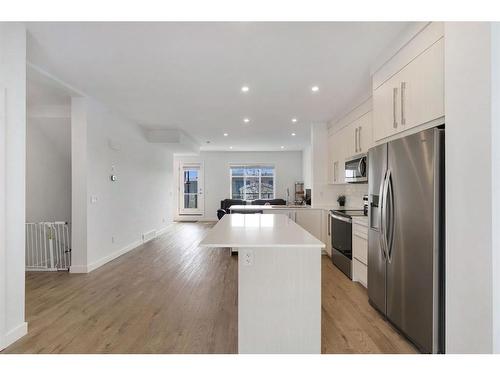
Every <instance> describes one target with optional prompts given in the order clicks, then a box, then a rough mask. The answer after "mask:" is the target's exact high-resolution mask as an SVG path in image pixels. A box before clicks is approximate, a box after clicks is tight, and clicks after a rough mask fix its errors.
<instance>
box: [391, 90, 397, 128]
mask: <svg viewBox="0 0 500 375" xmlns="http://www.w3.org/2000/svg"><path fill="white" fill-rule="evenodd" d="M397 97H398V88H397V87H394V88H393V89H392V127H393V128H394V129H396V128H397V127H398V121H397V120H396V99H397Z"/></svg>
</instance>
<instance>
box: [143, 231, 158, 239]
mask: <svg viewBox="0 0 500 375" xmlns="http://www.w3.org/2000/svg"><path fill="white" fill-rule="evenodd" d="M155 237H156V230H152V231H149V232H146V233H143V234H142V242H148V241H150V240H152V239H153V238H155Z"/></svg>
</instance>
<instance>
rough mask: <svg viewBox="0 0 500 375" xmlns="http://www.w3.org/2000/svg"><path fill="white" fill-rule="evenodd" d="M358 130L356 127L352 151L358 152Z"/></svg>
mask: <svg viewBox="0 0 500 375" xmlns="http://www.w3.org/2000/svg"><path fill="white" fill-rule="evenodd" d="M358 132H359V128H356V130H355V132H354V152H358Z"/></svg>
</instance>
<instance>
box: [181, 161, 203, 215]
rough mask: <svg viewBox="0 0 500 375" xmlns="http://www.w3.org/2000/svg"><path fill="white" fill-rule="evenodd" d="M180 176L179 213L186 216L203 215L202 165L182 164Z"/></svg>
mask: <svg viewBox="0 0 500 375" xmlns="http://www.w3.org/2000/svg"><path fill="white" fill-rule="evenodd" d="M179 176H180V181H179V187H180V188H179V213H180V214H185V215H189V214H191V215H203V213H204V201H203V168H202V164H199V163H190V164H181V165H180V173H179Z"/></svg>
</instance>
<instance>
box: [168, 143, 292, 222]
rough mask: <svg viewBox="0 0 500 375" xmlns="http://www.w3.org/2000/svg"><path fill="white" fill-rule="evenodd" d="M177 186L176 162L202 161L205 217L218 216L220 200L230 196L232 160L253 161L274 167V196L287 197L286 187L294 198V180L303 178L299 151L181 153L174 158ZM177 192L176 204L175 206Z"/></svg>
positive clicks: (234, 161)
mask: <svg viewBox="0 0 500 375" xmlns="http://www.w3.org/2000/svg"><path fill="white" fill-rule="evenodd" d="M174 160H175V165H174V170H175V178H176V186H177V181H179V178H178V166H179V162H181V161H182V162H203V163H204V166H205V215H204V216H203V217H202V218H203V219H207V220H216V219H217V209H219V208H220V201H221V200H223V199H225V198H229V194H230V180H229V165H230V164H231V163H242V164H253V163H257V164H258V163H269V164H273V165H274V166H275V173H276V177H275V178H276V181H275V183H276V198H283V199H286V189H287V188H289V189H290V199H294V188H295V182H297V181H302V152H301V151H276V152H273V151H269V152H260V151H259V152H224V151H202V152H200V154H199V156H181V155H177V156H175V158H174ZM178 201H179V200H178V199H177V195H176V199H175V204H176V207H177V208H178V206H179V204H178Z"/></svg>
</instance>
